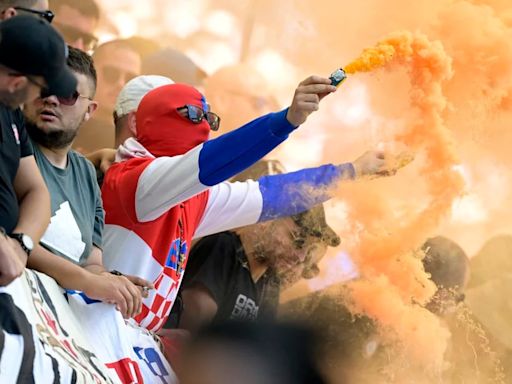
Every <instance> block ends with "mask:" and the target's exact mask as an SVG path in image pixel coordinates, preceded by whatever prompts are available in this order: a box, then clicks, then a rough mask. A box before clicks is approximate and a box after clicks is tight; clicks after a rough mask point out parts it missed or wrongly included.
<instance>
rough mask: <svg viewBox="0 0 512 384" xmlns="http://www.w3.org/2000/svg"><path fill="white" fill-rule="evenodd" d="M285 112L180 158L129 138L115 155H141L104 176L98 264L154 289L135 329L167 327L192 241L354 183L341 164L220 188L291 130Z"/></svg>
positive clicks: (300, 207) (283, 212)
mask: <svg viewBox="0 0 512 384" xmlns="http://www.w3.org/2000/svg"><path fill="white" fill-rule="evenodd" d="M286 113H287V110H284V111H281V112H278V113H271V114H268V115H265V116H263V117H260V118H259V119H256V120H254V121H252V122H250V123H248V124H246V125H245V126H243V127H241V128H239V129H237V130H235V131H232V132H230V133H228V134H225V135H223V136H220V137H219V138H216V139H213V140H209V141H206V142H205V143H203V144H201V145H199V146H197V147H195V148H193V149H192V150H190V151H189V152H187V153H185V154H184V155H179V156H173V157H158V158H155V157H153V156H152V155H151V154H150V153H149V152H147V151H146V150H145V149H144V148H143V147H142V146H141V145H140V144H139V143H137V142H136V141H135V140H134V139H129V140H130V141H129V142H127V143H126V144H125V146H124V149H123V148H121V149H120V151H121V152H122V151H123V150H124V151H126V148H127V147H130V146H131V147H132V148H135V149H136V150H135V152H137V153H138V154H139V156H134V157H132V158H130V159H128V160H125V161H120V162H117V163H115V164H114V165H113V166H112V167H111V168H110V169H109V171H108V172H107V174H106V177H105V181H104V184H103V188H102V194H103V200H104V208H105V211H106V215H105V224H106V225H105V234H104V264H105V266H106V267H107V268H108V269H116V270H119V271H121V272H123V273H125V274H130V275H136V276H139V277H142V278H145V279H147V280H149V281H152V282H153V283H154V285H155V289H154V290H152V291H150V295H149V297H148V298H147V299H144V301H143V310H142V313H140V314H139V315H138V316H137V317H136V318H135V321H136V322H137V323H139V324H140V325H141V326H143V327H145V328H147V329H149V330H153V331H158V330H159V329H160V328H161V327H162V326H163V324H164V323H165V321H166V319H167V316H168V315H169V312H170V310H171V307H172V305H173V303H174V300H175V299H176V295H177V292H178V289H179V287H180V284H181V281H182V278H183V273H184V272H185V269H186V265H187V257H188V253H189V249H190V244H191V241H192V240H193V239H194V238H197V237H202V236H206V235H210V234H214V233H217V232H222V231H225V230H229V229H233V228H237V227H241V226H245V225H250V224H255V223H257V222H259V221H264V220H270V219H274V218H277V217H281V216H289V215H293V214H296V213H299V212H302V211H304V210H307V209H309V208H310V207H312V206H314V205H316V204H318V203H320V202H323V201H325V200H327V199H328V198H329V193H328V190H327V187H328V186H329V185H331V184H332V183H333V182H334V181H336V180H338V179H339V178H341V177H353V176H354V169H353V167H352V165H351V164H342V165H338V166H335V165H324V166H321V167H318V168H311V169H305V170H301V171H298V172H293V173H288V174H283V175H273V176H265V177H263V178H261V179H259V180H257V181H253V180H249V181H247V182H236V183H229V182H226V181H225V180H227V179H229V178H230V177H232V176H234V175H236V174H237V173H239V172H241V171H242V170H244V169H246V168H248V167H249V166H251V165H252V164H254V163H255V162H256V161H258V160H260V159H261V158H262V157H263V156H265V155H266V154H267V153H269V152H270V151H271V150H272V149H274V148H275V147H276V146H277V145H279V144H280V143H281V142H283V141H284V140H285V139H286V138H287V137H288V135H289V133H291V132H292V131H293V130H294V129H295V127H293V126H292V125H291V124H290V123H289V122H288V121H287V119H286ZM118 153H119V152H118ZM312 191H316V192H315V193H312Z"/></svg>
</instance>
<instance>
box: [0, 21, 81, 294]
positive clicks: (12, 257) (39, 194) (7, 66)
mask: <svg viewBox="0 0 512 384" xmlns="http://www.w3.org/2000/svg"><path fill="white" fill-rule="evenodd" d="M0 36H1V39H0V127H1V128H0V285H2V286H3V285H7V284H9V283H10V282H11V281H12V280H14V279H15V278H16V277H18V276H20V275H21V273H22V272H23V269H24V267H25V265H26V262H27V257H28V255H29V253H30V251H31V250H32V247H33V244H34V243H35V242H37V241H39V238H40V237H41V235H42V233H43V232H44V230H45V229H46V226H47V225H48V222H49V218H50V201H49V200H50V199H49V196H48V190H47V189H46V187H45V185H44V181H43V179H42V178H41V174H40V173H39V171H38V169H37V165H36V163H35V160H34V157H33V155H32V148H31V146H30V143H29V141H28V137H27V134H26V131H25V126H24V121H23V116H22V115H21V111H20V110H19V107H20V106H21V105H22V104H23V103H26V102H28V101H31V100H34V99H35V98H36V97H37V96H38V95H39V94H40V93H41V92H42V91H43V90H44V89H48V91H50V92H52V93H54V94H57V95H59V96H69V95H70V94H71V93H72V92H73V90H74V88H75V86H76V79H75V78H74V76H73V74H72V73H71V72H70V71H69V70H68V69H67V67H66V56H67V51H66V45H65V44H64V41H63V39H62V37H61V36H60V35H59V34H58V33H57V32H56V31H55V30H54V29H53V28H52V27H51V26H50V25H49V24H48V23H47V22H46V21H44V20H42V19H39V18H36V17H33V16H29V15H20V16H16V17H12V18H10V19H8V20H6V21H3V22H1V23H0ZM6 234H8V235H9V237H10V238H7V237H6V236H5V235H6Z"/></svg>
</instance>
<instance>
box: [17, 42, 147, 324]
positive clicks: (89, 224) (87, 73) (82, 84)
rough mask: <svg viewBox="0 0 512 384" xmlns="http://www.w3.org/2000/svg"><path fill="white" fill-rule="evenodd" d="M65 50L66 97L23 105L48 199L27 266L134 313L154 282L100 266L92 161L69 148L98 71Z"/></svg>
mask: <svg viewBox="0 0 512 384" xmlns="http://www.w3.org/2000/svg"><path fill="white" fill-rule="evenodd" d="M69 52H70V54H69V58H68V65H69V67H70V68H71V69H72V71H73V72H74V74H75V76H76V78H77V80H78V85H77V87H76V90H75V93H74V94H73V95H72V96H71V97H67V98H62V97H57V96H48V97H45V98H38V99H36V100H35V101H34V102H32V103H29V104H27V105H26V108H25V110H24V113H25V118H26V120H27V130H28V133H29V135H30V137H31V139H32V141H33V142H34V153H35V157H36V161H37V165H38V166H39V169H40V170H41V173H42V175H43V177H44V180H45V182H46V185H47V187H48V189H49V191H50V197H51V203H52V218H51V222H50V225H49V226H48V229H47V230H46V232H45V233H44V235H43V236H42V238H41V241H40V244H39V245H37V246H36V247H35V248H34V250H33V252H32V255H31V257H30V259H29V261H28V266H29V267H30V268H32V269H35V270H38V271H41V272H43V273H46V274H47V275H49V276H51V277H53V278H54V279H55V280H56V281H57V282H58V283H59V284H60V285H61V286H62V287H64V288H66V289H71V290H80V291H83V292H84V293H85V294H86V295H87V296H88V297H89V298H91V299H98V300H102V301H107V302H111V303H115V304H116V306H117V307H118V309H119V310H120V311H121V312H122V314H123V316H125V317H132V316H134V315H136V314H138V313H139V312H140V309H141V300H142V292H141V291H143V292H144V294H147V289H148V288H152V285H151V284H149V283H147V282H146V281H144V280H142V279H139V278H135V277H129V276H127V277H125V276H121V275H115V274H112V273H110V272H107V271H106V270H105V268H104V267H103V263H102V251H101V246H102V231H103V207H102V202H101V196H100V191H99V187H98V185H97V183H96V177H95V171H94V167H93V166H92V164H90V163H89V162H88V161H87V160H86V159H85V158H84V157H82V156H81V155H80V154H78V153H76V152H75V151H73V150H71V145H72V143H73V139H74V138H75V137H76V134H77V132H78V129H79V127H80V126H81V125H82V123H83V122H85V121H87V120H89V119H90V118H91V116H92V114H93V113H94V111H95V110H96V107H97V103H96V101H94V94H95V90H96V71H95V69H94V65H93V63H92V59H91V58H90V57H89V56H88V55H87V54H86V53H85V52H82V51H80V50H78V49H75V48H70V49H69ZM82 267H83V268H82ZM143 287H144V289H142V288H143Z"/></svg>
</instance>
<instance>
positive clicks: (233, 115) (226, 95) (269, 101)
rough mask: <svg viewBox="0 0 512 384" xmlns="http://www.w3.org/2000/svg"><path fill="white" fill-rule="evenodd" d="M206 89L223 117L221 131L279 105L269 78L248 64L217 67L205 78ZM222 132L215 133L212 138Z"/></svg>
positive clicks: (212, 102) (228, 130)
mask: <svg viewBox="0 0 512 384" xmlns="http://www.w3.org/2000/svg"><path fill="white" fill-rule="evenodd" d="M204 92H205V96H206V98H207V99H208V101H209V102H210V104H211V106H212V109H214V110H215V111H217V112H218V113H219V116H221V118H222V133H226V132H230V131H232V130H233V129H235V128H237V127H239V126H240V125H242V124H243V123H244V122H246V121H250V120H252V119H255V118H256V117H258V116H261V115H264V114H265V113H269V112H271V111H275V110H276V109H277V108H278V106H277V102H276V101H275V99H274V98H273V97H272V93H271V89H270V85H269V84H268V81H267V80H266V79H265V78H264V77H263V76H262V75H261V74H260V73H259V72H258V71H257V70H255V69H254V68H252V67H250V66H249V65H247V64H237V65H231V66H227V67H223V68H221V69H219V70H217V71H216V72H215V73H213V74H212V75H211V76H210V77H208V78H207V79H206V80H205V87H204ZM219 134H221V132H213V134H212V137H215V136H217V135H219Z"/></svg>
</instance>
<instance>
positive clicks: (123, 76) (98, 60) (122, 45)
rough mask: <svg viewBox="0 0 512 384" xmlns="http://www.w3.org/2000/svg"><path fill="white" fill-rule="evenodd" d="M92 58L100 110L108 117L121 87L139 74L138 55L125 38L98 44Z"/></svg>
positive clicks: (139, 61) (139, 62)
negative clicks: (96, 79)
mask: <svg viewBox="0 0 512 384" xmlns="http://www.w3.org/2000/svg"><path fill="white" fill-rule="evenodd" d="M93 59H94V65H95V66H96V70H97V71H98V96H97V99H98V103H99V107H100V111H101V112H102V115H104V117H109V118H110V117H111V116H112V112H113V111H114V107H115V103H116V99H117V96H118V95H119V92H121V89H123V87H124V86H125V84H126V83H127V82H128V81H130V80H131V79H133V78H135V77H137V76H139V74H140V66H141V60H140V56H139V54H138V53H137V52H136V51H135V50H134V49H133V48H132V46H131V45H130V44H129V43H127V42H126V41H125V40H113V41H109V42H107V43H105V44H102V45H100V46H99V47H98V48H97V49H96V51H95V52H94V55H93Z"/></svg>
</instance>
